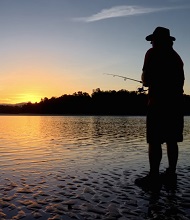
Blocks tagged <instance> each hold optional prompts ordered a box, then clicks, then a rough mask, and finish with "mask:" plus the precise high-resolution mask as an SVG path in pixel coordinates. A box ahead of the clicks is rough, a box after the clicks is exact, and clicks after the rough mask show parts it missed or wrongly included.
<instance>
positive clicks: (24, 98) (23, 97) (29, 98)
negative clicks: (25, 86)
mask: <svg viewBox="0 0 190 220" xmlns="http://www.w3.org/2000/svg"><path fill="white" fill-rule="evenodd" d="M41 98H42V96H40V95H37V94H32V93H26V94H20V95H18V97H17V99H18V100H19V102H31V103H35V102H40V100H41Z"/></svg>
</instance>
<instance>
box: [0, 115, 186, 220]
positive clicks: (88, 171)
mask: <svg viewBox="0 0 190 220" xmlns="http://www.w3.org/2000/svg"><path fill="white" fill-rule="evenodd" d="M0 118H1V120H0V127H1V132H0V140H1V142H0V167H1V171H0V176H1V181H0V196H1V198H4V197H6V198H7V197H8V196H10V195H14V198H13V199H12V200H11V201H12V203H14V204H15V206H16V207H21V209H22V211H25V209H26V207H25V205H23V204H24V203H25V199H27V201H31V200H32V201H33V200H35V202H39V201H40V202H42V198H43V196H42V195H45V194H46V195H49V196H48V200H43V202H44V204H45V205H44V206H41V208H40V209H39V210H40V211H39V210H38V212H40V214H41V215H42V216H43V218H44V219H48V217H52V215H53V212H52V213H48V212H46V208H47V207H46V206H48V205H49V203H51V204H55V205H57V203H56V201H58V200H61V201H62V200H64V201H65V200H68V199H69V200H70V199H73V198H74V201H75V202H76V201H77V205H78V207H77V208H78V209H77V208H76V210H75V209H72V210H70V211H69V210H66V209H64V213H67V214H68V215H69V213H70V212H72V214H75V213H80V215H81V216H83V215H84V216H85V215H86V219H94V218H95V217H94V216H95V214H96V215H99V219H103V216H104V214H103V213H104V211H102V212H100V213H101V214H100V213H98V211H100V210H99V209H95V207H96V208H97V207H98V208H101V209H105V210H107V207H108V206H109V207H111V206H113V205H114V206H116V207H117V208H118V209H119V210H120V215H121V216H120V217H121V219H125V218H126V219H144V218H146V219H162V218H163V219H164V216H168V218H169V217H171V218H174V219H175V216H174V214H176V216H177V217H176V218H178V219H183V218H182V217H184V219H185V217H190V213H189V211H188V210H189V206H188V204H189V196H190V189H189V181H190V176H189V171H190V163H189V156H190V149H189V141H190V117H186V118H185V128H184V142H183V143H180V154H179V165H178V173H179V181H178V188H177V189H176V190H174V191H167V190H166V189H165V188H162V189H161V191H160V193H159V194H149V193H148V192H143V191H142V190H141V189H139V188H138V187H136V186H135V185H134V179H135V178H136V177H137V176H138V175H139V174H141V173H143V172H144V173H146V171H147V170H148V158H147V144H146V139H145V135H146V133H145V130H146V129H145V123H146V118H145V117H119V116H117V117H115V116H114V117H112V116H107V117H103V116H88V117H85V116H84V117H79V116H1V117H0ZM163 151H165V148H164V149H163ZM164 157H165V158H164ZM166 166H167V159H166V151H165V152H164V154H163V161H162V164H161V167H162V169H164V168H165V167H166ZM89 192H90V193H89ZM22 193H24V196H23V194H22ZM37 195H39V196H37ZM6 198H5V200H6ZM3 201H4V200H2V199H0V206H1V204H3V203H2V202H3ZM19 201H22V206H20V203H19ZM84 201H85V204H86V206H85V207H82V208H81V209H79V207H80V206H79V205H81V204H84ZM40 202H39V204H41V203H40ZM88 203H89V204H88ZM39 204H38V205H39ZM61 204H62V205H63V206H64V202H60V205H61ZM88 205H89V206H88ZM92 206H93V208H92ZM99 206H100V207H99ZM89 207H90V208H91V212H90V213H91V214H89V209H90V208H89ZM0 208H1V207H0ZM15 209H16V208H15ZM29 210H30V209H29ZM84 210H86V211H84ZM17 211H19V210H17ZM33 211H34V210H32V211H31V212H28V213H29V214H27V215H28V216H27V217H28V219H35V218H34V217H32V213H34V212H33ZM54 211H55V210H54ZM3 212H6V215H7V219H11V218H12V217H13V216H14V214H15V213H16V211H15V210H13V211H10V212H7V209H4V208H3ZM35 212H36V210H35ZM94 212H95V214H94ZM107 212H108V210H107ZM58 213H59V212H58V211H57V213H56V214H58ZM87 213H88V214H87ZM84 216H83V217H84ZM87 216H88V218H87ZM29 217H30V218H29ZM104 217H105V216H104ZM43 218H39V219H43ZM60 218H61V217H60ZM78 218H79V216H78ZM110 218H111V217H110ZM84 219H85V217H84ZM118 219H119V217H118ZM119 220H120V219H119Z"/></svg>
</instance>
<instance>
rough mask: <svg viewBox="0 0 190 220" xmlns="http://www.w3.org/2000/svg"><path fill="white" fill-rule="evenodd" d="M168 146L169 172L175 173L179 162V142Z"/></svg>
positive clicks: (169, 143)
mask: <svg viewBox="0 0 190 220" xmlns="http://www.w3.org/2000/svg"><path fill="white" fill-rule="evenodd" d="M166 144H167V155H168V163H169V170H170V171H171V172H174V173H175V170H176V166H177V161H178V144H177V142H168V143H166Z"/></svg>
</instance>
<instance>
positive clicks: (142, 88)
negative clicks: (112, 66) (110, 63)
mask: <svg viewBox="0 0 190 220" xmlns="http://www.w3.org/2000/svg"><path fill="white" fill-rule="evenodd" d="M104 74H105V75H110V76H113V77H115V76H116V77H120V78H123V79H124V80H125V81H126V80H127V79H128V80H132V81H135V82H139V83H141V84H142V83H143V82H142V81H141V80H136V79H132V78H129V77H125V76H121V75H117V74H111V73H104ZM145 91H147V90H145V89H144V86H143V85H142V87H140V88H138V89H137V92H139V93H141V92H145Z"/></svg>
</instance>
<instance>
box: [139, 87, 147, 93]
mask: <svg viewBox="0 0 190 220" xmlns="http://www.w3.org/2000/svg"><path fill="white" fill-rule="evenodd" d="M146 91H147V89H144V86H142V87H140V88H139V87H138V88H137V93H145V92H146Z"/></svg>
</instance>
